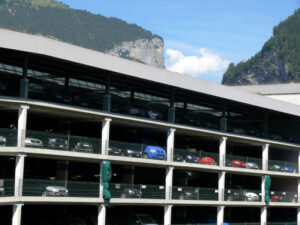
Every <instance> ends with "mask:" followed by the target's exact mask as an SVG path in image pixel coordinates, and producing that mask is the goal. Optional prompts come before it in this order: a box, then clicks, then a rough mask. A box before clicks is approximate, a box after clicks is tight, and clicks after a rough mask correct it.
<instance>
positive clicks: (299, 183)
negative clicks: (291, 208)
mask: <svg viewBox="0 0 300 225" xmlns="http://www.w3.org/2000/svg"><path fill="white" fill-rule="evenodd" d="M297 202H298V203H300V179H298V189H297Z"/></svg>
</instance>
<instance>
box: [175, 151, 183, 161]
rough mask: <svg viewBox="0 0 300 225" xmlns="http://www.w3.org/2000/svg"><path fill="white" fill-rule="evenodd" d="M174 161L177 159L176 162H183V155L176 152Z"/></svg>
mask: <svg viewBox="0 0 300 225" xmlns="http://www.w3.org/2000/svg"><path fill="white" fill-rule="evenodd" d="M173 161H175V162H183V157H182V156H181V155H179V154H176V153H175V154H174V155H173Z"/></svg>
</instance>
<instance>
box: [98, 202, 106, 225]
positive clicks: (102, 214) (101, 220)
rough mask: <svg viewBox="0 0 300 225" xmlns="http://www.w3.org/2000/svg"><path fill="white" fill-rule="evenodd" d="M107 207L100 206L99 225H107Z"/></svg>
mask: <svg viewBox="0 0 300 225" xmlns="http://www.w3.org/2000/svg"><path fill="white" fill-rule="evenodd" d="M105 219H106V206H105V205H104V204H101V205H99V206H98V225H105Z"/></svg>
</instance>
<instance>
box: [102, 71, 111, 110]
mask: <svg viewBox="0 0 300 225" xmlns="http://www.w3.org/2000/svg"><path fill="white" fill-rule="evenodd" d="M110 109H111V95H110V75H107V76H106V82H105V95H104V104H103V110H104V111H107V112H110Z"/></svg>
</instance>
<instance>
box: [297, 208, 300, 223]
mask: <svg viewBox="0 0 300 225" xmlns="http://www.w3.org/2000/svg"><path fill="white" fill-rule="evenodd" d="M297 225H300V208H299V207H298V208H297Z"/></svg>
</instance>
